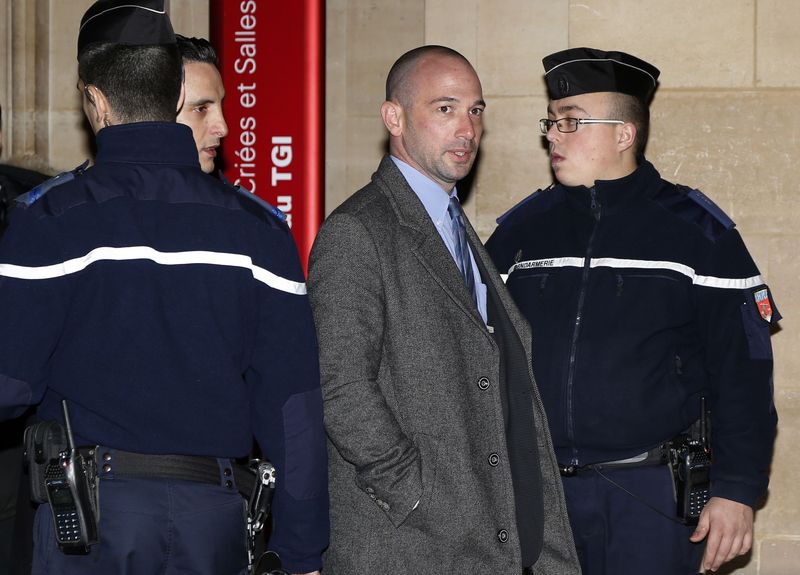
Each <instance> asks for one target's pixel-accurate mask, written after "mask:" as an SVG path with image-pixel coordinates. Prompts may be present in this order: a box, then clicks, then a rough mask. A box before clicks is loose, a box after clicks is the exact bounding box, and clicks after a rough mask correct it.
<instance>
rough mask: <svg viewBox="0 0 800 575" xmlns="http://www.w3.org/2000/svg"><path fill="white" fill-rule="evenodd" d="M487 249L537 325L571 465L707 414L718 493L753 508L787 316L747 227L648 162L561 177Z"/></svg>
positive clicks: (514, 214)
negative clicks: (580, 182) (574, 183)
mask: <svg viewBox="0 0 800 575" xmlns="http://www.w3.org/2000/svg"><path fill="white" fill-rule="evenodd" d="M498 221H499V222H500V225H499V226H498V228H497V230H496V231H495V233H494V234H493V235H492V237H491V238H490V239H489V241H488V243H487V248H488V250H489V253H490V254H491V255H492V258H493V260H494V262H495V265H496V266H497V268H498V270H499V271H500V273H501V274H506V273H507V274H508V279H507V285H508V288H509V291H510V292H511V294H512V296H514V299H515V301H516V303H517V305H518V306H519V307H520V310H521V311H522V313H523V314H524V315H525V316H526V318H527V319H528V321H529V322H530V323H531V327H532V331H533V371H534V374H535V375H536V381H537V383H538V385H539V387H540V389H541V394H542V399H543V401H544V404H545V410H546V411H547V414H548V420H549V423H550V429H551V433H552V436H553V443H554V446H555V449H556V456H557V458H558V460H559V463H561V464H562V465H569V464H572V465H585V464H590V463H597V462H602V461H612V460H617V459H623V458H627V457H632V456H634V455H638V454H640V453H642V452H644V451H646V450H648V449H650V448H652V447H655V446H657V445H658V444H659V443H661V442H663V441H666V440H668V439H670V438H671V437H673V436H675V435H676V434H678V433H679V432H681V431H683V430H684V429H686V428H687V427H688V426H689V425H690V424H691V423H692V422H693V421H695V420H697V418H698V417H699V414H700V397H701V396H702V395H705V396H706V397H707V398H708V402H709V407H710V408H711V411H712V433H711V435H712V444H713V453H714V462H713V465H712V474H711V475H712V489H711V491H712V495H715V496H720V497H725V498H727V499H732V500H735V501H739V502H742V503H746V504H749V505H753V504H754V503H755V501H756V499H757V498H758V497H759V496H761V495H762V494H763V493H764V492H765V490H766V487H767V470H768V467H769V463H770V459H771V455H772V445H773V439H774V435H775V426H776V422H777V416H776V413H775V410H774V406H773V403H772V349H771V347H770V341H769V334H770V330H769V328H770V324H771V323H774V322H776V321H777V320H778V319H780V318H779V315H778V312H777V309H776V308H775V305H774V302H773V301H772V299H771V296H770V294H769V290H768V289H767V286H766V285H764V281H763V279H762V278H761V276H760V274H759V271H758V269H757V268H756V265H755V264H754V263H753V260H752V258H751V257H750V255H749V254H748V252H747V249H746V248H745V246H744V243H743V242H742V239H741V237H740V236H739V233H738V232H737V231H736V230H735V229H734V226H733V222H731V221H730V220H729V219H728V218H727V216H725V215H724V214H723V213H722V211H721V210H720V209H719V208H717V207H716V206H715V205H713V204H712V203H711V202H710V201H709V200H708V199H707V198H705V196H703V195H702V194H700V193H699V192H697V191H695V190H690V189H688V188H684V187H681V186H676V185H674V184H671V183H669V182H666V181H664V180H662V179H661V177H660V176H659V174H658V172H657V171H656V170H655V168H654V167H653V166H652V165H651V164H650V163H649V162H647V161H646V160H644V158H640V165H639V167H638V169H637V170H636V171H635V172H633V173H632V174H630V175H629V176H627V177H625V178H622V179H619V180H614V181H598V182H597V183H596V185H595V186H594V187H593V188H591V189H587V188H585V187H574V188H570V187H565V186H561V185H556V186H554V187H552V188H550V189H547V190H545V191H543V192H538V193H536V194H533V195H532V196H530V197H529V198H528V199H527V200H524V201H523V202H522V203H521V204H520V205H518V206H517V207H516V208H514V209H513V210H512V211H511V212H509V213H508V214H507V215H506V216H504V217H502V218H500V220H498Z"/></svg>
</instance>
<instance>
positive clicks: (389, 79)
mask: <svg viewBox="0 0 800 575" xmlns="http://www.w3.org/2000/svg"><path fill="white" fill-rule="evenodd" d="M431 54H438V55H441V56H452V57H453V58H458V59H459V60H463V61H464V62H466V63H467V64H468V65H469V66H472V64H470V62H469V60H467V59H466V58H465V57H464V56H463V55H462V54H460V53H459V52H456V51H455V50H453V49H452V48H448V47H447V46H438V45H436V44H428V45H426V46H419V47H418V48H414V49H413V50H409V51H408V52H406V53H405V54H403V55H402V56H400V57H399V58H398V59H397V61H396V62H395V63H394V64H393V65H392V68H391V69H390V70H389V75H388V76H386V99H387V100H397V101H398V102H400V103H401V104H404V105H407V104H408V101H407V100H408V96H409V93H408V89H409V87H410V86H409V83H408V76H409V74H410V73H411V71H412V70H413V69H414V67H415V66H416V65H417V63H418V62H419V61H420V60H421V59H422V58H423V57H425V56H429V55H431Z"/></svg>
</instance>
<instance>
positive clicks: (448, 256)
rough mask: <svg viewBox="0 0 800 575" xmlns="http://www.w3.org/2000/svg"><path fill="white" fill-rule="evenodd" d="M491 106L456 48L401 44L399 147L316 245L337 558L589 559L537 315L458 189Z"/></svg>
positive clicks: (426, 562)
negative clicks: (537, 338)
mask: <svg viewBox="0 0 800 575" xmlns="http://www.w3.org/2000/svg"><path fill="white" fill-rule="evenodd" d="M484 108H485V103H484V101H483V95H482V91H481V85H480V81H479V80H478V77H477V75H476V73H475V70H474V69H473V68H472V66H471V65H470V63H469V62H468V61H467V60H466V59H465V58H464V57H463V56H462V55H461V54H459V53H458V52H455V51H453V50H451V49H449V48H445V47H442V46H423V47H420V48H416V49H414V50H412V51H410V52H408V53H406V54H404V55H403V56H402V57H401V58H400V59H399V60H398V61H397V62H396V63H395V64H394V66H393V67H392V69H391V71H390V72H389V76H388V78H387V83H386V101H385V102H384V103H383V105H382V107H381V115H382V118H383V122H384V124H385V125H386V128H387V129H388V131H389V150H390V156H388V157H386V158H384V159H383V161H382V162H381V164H380V166H379V167H378V171H377V172H376V173H375V174H374V175H373V177H372V182H371V183H370V184H368V185H367V186H366V187H364V188H363V189H361V190H360V191H358V192H357V193H356V194H355V195H353V196H352V197H351V198H350V199H348V200H347V201H346V202H344V203H343V204H342V205H341V206H340V207H339V208H338V209H337V210H336V211H335V212H334V213H333V214H331V216H330V217H329V218H328V220H327V221H326V222H325V224H324V225H323V227H322V230H321V231H320V234H319V236H318V238H317V241H316V243H315V245H314V248H313V250H312V253H311V261H310V269H309V283H308V288H309V294H310V297H311V303H312V306H313V310H314V317H315V321H316V324H317V333H318V338H319V347H320V361H321V370H322V385H323V396H324V401H325V422H326V428H327V432H328V435H329V438H330V443H329V453H330V496H331V528H332V532H331V545H330V548H329V549H328V551H327V553H326V555H325V557H324V569H325V573H326V575H378V574H390V575H403V574H414V575H424V574H437V575H439V574H446V575H451V574H460V573H464V574H466V573H469V574H471V575H473V574H478V575H480V574H485V575H497V574H512V575H522V574H532V573H536V574H540V573H541V574H553V575H567V574H574V573H579V567H578V562H577V558H576V555H575V549H574V547H573V544H572V538H571V532H570V528H569V522H568V520H567V515H566V509H565V506H564V498H563V492H562V487H561V480H560V477H559V475H558V469H557V467H556V462H555V459H554V456H553V453H552V445H551V441H550V436H549V433H548V431H547V424H546V420H545V415H544V411H543V409H542V404H541V400H540V399H539V394H538V392H537V390H536V386H535V384H534V381H533V374H532V372H531V363H530V352H531V334H530V329H529V327H528V325H527V324H526V322H525V320H524V319H523V318H522V316H521V315H520V314H519V312H518V311H517V308H516V307H515V306H514V304H513V303H512V301H511V299H510V296H509V295H508V293H507V291H506V289H505V287H504V285H503V284H502V282H501V281H500V278H499V276H498V275H497V273H496V271H495V269H494V268H493V267H492V264H491V260H490V259H489V256H488V255H487V254H486V252H485V251H484V249H483V247H482V245H481V242H480V240H479V238H478V236H477V235H476V234H475V232H474V230H473V229H472V227H471V226H470V225H469V222H468V221H467V219H466V216H465V215H464V214H463V212H462V210H461V208H460V205H459V203H458V198H457V196H456V189H455V184H456V182H457V181H459V180H461V179H462V178H463V177H464V176H466V175H467V174H468V173H469V171H470V169H471V167H472V163H473V161H474V159H475V155H476V153H477V151H478V144H479V142H480V139H481V134H482V130H483V128H482V115H483V111H484Z"/></svg>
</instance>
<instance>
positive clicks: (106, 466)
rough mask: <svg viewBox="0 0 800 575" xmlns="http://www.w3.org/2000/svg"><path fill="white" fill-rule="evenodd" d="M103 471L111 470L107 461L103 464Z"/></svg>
mask: <svg viewBox="0 0 800 575" xmlns="http://www.w3.org/2000/svg"><path fill="white" fill-rule="evenodd" d="M103 472H104V473H110V472H111V465H110V464H109V463H106V464H104V465H103Z"/></svg>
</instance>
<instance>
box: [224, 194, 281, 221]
mask: <svg viewBox="0 0 800 575" xmlns="http://www.w3.org/2000/svg"><path fill="white" fill-rule="evenodd" d="M233 189H234V190H236V192H237V193H238V194H239V195H241V196H244V197H246V198H248V199H249V200H250V201H252V202H255V203H256V204H258V205H259V206H261V207H262V208H264V209H265V210H266V211H267V212H269V213H270V214H272V215H273V216H274V217H276V218H277V219H279V220H280V221H281V222H283V223H284V224H285V223H286V219H287V217H286V214H285V213H283V212H282V211H281V209H280V208H276V207H275V206H273V205H272V204H270V203H269V202H268V201H267V200H265V199H264V198H262V197H261V196H257V195H255V194H254V193H253V192H251V191H250V190H248V189H247V188H243V187H242V186H233Z"/></svg>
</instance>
